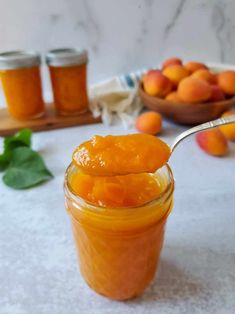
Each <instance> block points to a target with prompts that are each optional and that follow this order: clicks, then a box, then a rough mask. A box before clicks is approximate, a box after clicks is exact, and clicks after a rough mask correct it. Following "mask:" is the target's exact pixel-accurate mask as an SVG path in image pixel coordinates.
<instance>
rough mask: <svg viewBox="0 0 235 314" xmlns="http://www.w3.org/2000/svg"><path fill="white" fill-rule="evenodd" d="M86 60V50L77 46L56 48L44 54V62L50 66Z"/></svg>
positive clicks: (85, 61)
mask: <svg viewBox="0 0 235 314" xmlns="http://www.w3.org/2000/svg"><path fill="white" fill-rule="evenodd" d="M87 62H88V52H87V50H85V49H77V48H66V47H64V48H56V49H51V50H49V51H48V52H47V54H46V64H47V65H49V66H52V67H59V66H60V67H63V66H71V65H81V64H84V63H87Z"/></svg>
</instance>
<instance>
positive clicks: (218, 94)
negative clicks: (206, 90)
mask: <svg viewBox="0 0 235 314" xmlns="http://www.w3.org/2000/svg"><path fill="white" fill-rule="evenodd" d="M224 99H225V95H224V92H223V91H222V89H221V87H219V86H218V85H211V98H210V100H211V101H221V100H224Z"/></svg>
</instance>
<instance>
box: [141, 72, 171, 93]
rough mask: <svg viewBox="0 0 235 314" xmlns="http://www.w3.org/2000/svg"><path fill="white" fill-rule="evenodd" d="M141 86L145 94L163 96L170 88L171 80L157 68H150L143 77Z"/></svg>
mask: <svg viewBox="0 0 235 314" xmlns="http://www.w3.org/2000/svg"><path fill="white" fill-rule="evenodd" d="M143 86H144V90H145V91H146V93H147V94H149V95H151V96H158V97H164V96H166V95H167V94H168V93H169V92H170V91H171V89H172V83H171V81H170V80H169V79H168V78H167V77H165V76H164V75H163V74H162V73H161V72H160V71H158V70H150V71H149V72H148V73H146V74H145V75H144V77H143Z"/></svg>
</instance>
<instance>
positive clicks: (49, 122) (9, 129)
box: [0, 104, 101, 136]
mask: <svg viewBox="0 0 235 314" xmlns="http://www.w3.org/2000/svg"><path fill="white" fill-rule="evenodd" d="M98 122H101V119H100V118H94V117H93V116H92V114H91V112H86V113H83V114H81V115H77V116H59V115H58V114H57V113H56V111H55V109H54V106H53V104H47V105H46V114H45V115H44V116H43V117H41V118H39V119H34V120H27V121H26V120H25V121H18V120H15V119H13V118H11V116H10V115H9V113H8V111H7V109H5V108H3V109H0V136H6V135H11V134H14V133H15V132H17V131H19V130H20V129H22V128H30V129H31V130H33V131H35V132H38V131H45V130H53V129H60V128H68V127H71V126H78V125H84V124H92V123H98Z"/></svg>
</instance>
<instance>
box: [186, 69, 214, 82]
mask: <svg viewBox="0 0 235 314" xmlns="http://www.w3.org/2000/svg"><path fill="white" fill-rule="evenodd" d="M192 76H193V77H196V78H198V79H200V80H203V81H206V82H207V83H209V84H215V83H216V77H215V75H214V74H213V73H211V72H210V71H209V70H206V69H200V70H197V71H195V72H193V74H192Z"/></svg>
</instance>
